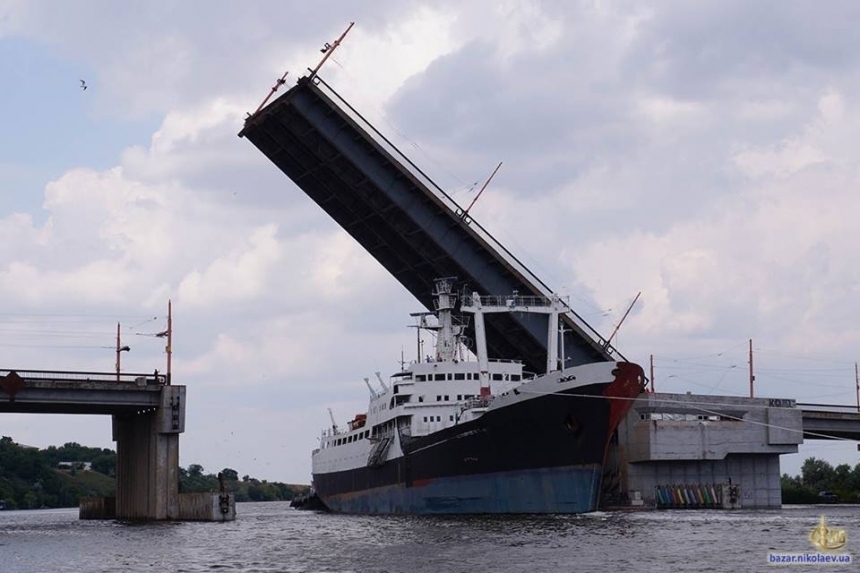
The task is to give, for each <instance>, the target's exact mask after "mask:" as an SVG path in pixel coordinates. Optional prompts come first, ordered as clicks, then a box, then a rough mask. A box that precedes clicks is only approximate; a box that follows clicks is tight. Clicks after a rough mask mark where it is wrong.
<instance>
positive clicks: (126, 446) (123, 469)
mask: <svg viewBox="0 0 860 573" xmlns="http://www.w3.org/2000/svg"><path fill="white" fill-rule="evenodd" d="M184 431H185V386H162V388H161V400H160V404H159V407H158V408H155V409H147V410H142V411H139V412H137V413H134V414H124V415H114V416H113V440H114V441H115V442H116V452H117V467H116V518H117V519H127V520H170V519H179V518H180V509H179V434H181V433H182V432H184Z"/></svg>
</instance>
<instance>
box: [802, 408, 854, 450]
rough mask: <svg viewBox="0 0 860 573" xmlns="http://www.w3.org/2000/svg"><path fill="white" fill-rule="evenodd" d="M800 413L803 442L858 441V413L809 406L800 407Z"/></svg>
mask: <svg viewBox="0 0 860 573" xmlns="http://www.w3.org/2000/svg"><path fill="white" fill-rule="evenodd" d="M845 410H847V409H845ZM802 411H803V438H804V439H805V440H827V439H831V440H833V439H837V440H857V441H860V412H849V411H841V412H837V411H832V410H826V409H823V408H820V407H819V408H813V407H810V406H809V405H804V406H802Z"/></svg>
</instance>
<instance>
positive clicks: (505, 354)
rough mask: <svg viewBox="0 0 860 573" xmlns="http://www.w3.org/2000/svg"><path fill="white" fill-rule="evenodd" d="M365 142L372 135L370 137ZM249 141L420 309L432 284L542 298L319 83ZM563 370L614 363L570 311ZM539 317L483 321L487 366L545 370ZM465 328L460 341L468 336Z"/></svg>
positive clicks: (254, 128)
mask: <svg viewBox="0 0 860 573" xmlns="http://www.w3.org/2000/svg"><path fill="white" fill-rule="evenodd" d="M371 134H372V135H371ZM239 135H240V137H245V138H247V139H248V140H249V141H251V142H252V143H253V144H254V145H255V146H256V147H257V148H258V149H259V150H260V151H262V152H263V153H264V154H265V155H266V157H268V158H269V159H270V160H271V161H272V162H273V163H274V164H275V165H276V166H277V167H278V168H279V169H281V171H283V172H284V173H285V174H286V175H287V176H288V177H289V178H290V179H291V180H292V181H293V182H295V184H296V185H298V186H299V187H300V188H301V189H302V191H304V192H305V193H306V194H307V195H308V196H309V197H310V198H311V199H313V200H314V201H315V202H316V203H317V204H318V205H319V206H320V207H322V209H323V210H324V211H325V212H326V213H327V214H328V215H329V216H331V218H332V219H334V220H335V221H336V222H337V223H338V224H339V225H340V226H341V227H343V229H344V230H346V231H347V232H348V233H349V234H350V235H351V236H352V237H353V238H354V239H355V240H357V241H358V242H359V243H360V244H361V245H362V246H363V247H364V248H365V249H366V250H367V251H368V252H369V253H370V254H371V255H372V256H373V257H374V258H375V259H376V260H377V261H379V262H380V263H381V264H382V265H383V266H384V267H385V268H386V269H387V270H388V271H389V272H390V273H391V274H392V275H393V276H394V278H396V279H397V280H398V281H400V283H401V284H402V285H403V286H404V287H406V288H407V289H408V290H409V292H411V293H412V294H413V295H414V296H415V297H416V298H417V299H418V300H419V301H420V302H421V304H423V305H424V306H425V307H426V308H427V309H428V310H433V296H432V292H433V283H434V279H435V278H437V277H451V276H456V277H458V280H459V282H460V284H465V285H466V286H467V287H468V288H470V289H471V290H472V291H475V292H480V293H490V294H504V293H512V292H515V291H517V292H518V293H519V294H520V295H534V296H549V295H551V291H550V289H549V288H548V287H547V286H546V285H545V284H543V283H542V282H541V281H540V279H538V278H537V277H536V276H534V275H533V274H532V273H531V272H530V271H529V270H528V269H527V268H526V267H525V266H524V265H522V264H521V263H520V262H519V261H518V260H517V259H516V258H515V257H514V256H513V255H511V254H510V253H509V252H508V251H507V250H506V249H505V248H504V247H503V246H502V245H501V244H499V243H498V242H497V241H495V239H493V237H492V236H491V235H490V234H489V233H487V232H486V231H485V230H484V229H483V228H482V227H481V226H480V225H479V224H478V223H477V222H476V221H474V220H472V219H471V218H470V217H469V216H468V215H467V214H465V213H464V212H463V209H462V208H460V207H459V206H458V205H457V204H456V203H455V202H454V201H453V200H452V199H451V198H450V197H449V196H448V195H447V194H445V193H444V192H443V191H442V190H441V189H439V188H438V187H436V186H435V184H433V183H432V181H431V180H430V179H429V178H428V177H426V176H425V175H424V174H423V173H422V172H421V171H420V170H419V169H418V168H417V167H415V166H414V164H412V163H411V162H410V161H409V160H408V159H407V158H406V157H405V156H403V155H402V154H400V153H399V151H397V150H396V148H394V146H393V145H392V144H390V142H388V141H387V140H386V139H385V138H384V137H383V136H382V135H381V134H379V132H377V131H376V130H375V128H373V126H371V125H370V124H369V123H367V122H365V121H364V120H363V118H361V116H360V115H359V114H358V112H356V111H355V110H354V109H352V108H351V106H349V104H348V103H346V102H345V101H344V100H343V99H341V98H340V96H338V95H337V93H335V92H334V90H332V89H331V88H330V87H329V86H327V85H326V84H325V83H324V82H322V80H321V79H319V78H318V77H314V78H313V79H312V80H309V79H308V78H302V79H301V80H299V82H298V84H297V85H296V86H294V87H293V88H292V89H290V90H289V91H288V92H286V93H285V94H283V95H282V96H281V97H279V98H278V99H276V100H275V101H273V102H272V103H271V104H270V105H268V106H267V107H265V108H263V109H262V110H261V111H260V112H258V113H257V114H255V115H253V116H251V117H249V118H248V119H247V120H246V123H245V127H244V129H243V130H242V131H241V133H240V134H239ZM562 320H563V321H564V323H565V333H564V348H565V355H566V356H567V358H568V359H567V362H566V363H565V366H574V365H578V364H583V363H588V362H595V361H606V360H615V359H618V358H619V355H618V354H617V353H616V352H615V350H614V349H613V348H612V347H611V346H610V345H609V344H608V343H607V342H606V341H605V340H604V339H602V338H601V337H600V336H599V335H598V334H597V333H596V332H595V331H594V330H593V329H592V328H591V327H590V326H589V325H588V324H587V323H586V322H585V321H584V320H582V318H581V317H579V316H578V315H577V314H576V313H574V312H573V311H569V312H567V313H565V314H564V315H562ZM546 321H547V318H546V317H545V316H535V315H517V314H496V315H491V316H488V317H487V320H486V336H487V350H488V354H489V356H490V358H516V359H520V360H522V361H523V363H524V364H525V366H526V368H527V369H528V370H531V371H533V372H543V371H545V369H546V363H547V359H546V356H547V348H546V346H547V341H546V332H547V322H546ZM472 329H473V327H470V328H469V329H468V331H467V333H466V334H467V335H468V336H471V337H473V338H474V332H473V330H472Z"/></svg>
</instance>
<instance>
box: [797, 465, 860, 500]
mask: <svg viewBox="0 0 860 573" xmlns="http://www.w3.org/2000/svg"><path fill="white" fill-rule="evenodd" d="M781 485H782V503H789V504H792V503H860V464H857V465H855V466H854V467H853V468H852V467H851V466H850V465H848V464H840V465H838V466H836V467H833V466H832V465H831V464H830V463H829V462H826V461H824V460H819V459H816V458H807V460H806V461H805V462H803V466H801V468H800V475H799V476H794V477H791V476H789V475H788V474H783V476H782V480H781Z"/></svg>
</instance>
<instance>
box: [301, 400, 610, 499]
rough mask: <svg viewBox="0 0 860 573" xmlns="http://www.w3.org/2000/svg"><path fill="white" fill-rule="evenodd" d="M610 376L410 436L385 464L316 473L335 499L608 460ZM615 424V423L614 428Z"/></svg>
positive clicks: (321, 489) (322, 492)
mask: <svg viewBox="0 0 860 573" xmlns="http://www.w3.org/2000/svg"><path fill="white" fill-rule="evenodd" d="M608 386H609V384H608V383H600V384H592V385H588V386H582V387H577V388H573V389H571V390H569V391H567V392H563V393H557V394H551V395H545V396H537V397H534V398H531V399H528V400H524V401H522V402H518V403H515V404H512V405H510V406H506V407H503V408H498V409H494V410H489V411H487V412H486V413H485V414H484V415H483V416H481V417H480V418H478V419H477V420H474V421H471V422H467V423H463V424H459V425H456V426H453V427H450V428H446V429H444V430H441V431H438V432H435V433H433V434H430V435H428V436H422V437H418V438H414V439H412V440H411V441H408V442H407V445H406V447H405V450H406V451H405V454H404V455H403V456H400V457H398V458H395V459H392V460H389V461H388V462H386V463H385V464H383V465H382V466H380V467H373V468H368V467H360V468H355V469H351V470H346V471H339V472H333V473H325V474H314V476H313V478H314V486H315V488H316V491H317V493H318V494H319V496H320V498H321V499H322V500H323V501H324V502H326V504H327V505H329V506H331V505H333V504H332V503H330V501H329V500H332V499H336V498H338V497H343V496H346V497H349V496H350V495H351V494H354V493H357V492H363V491H366V490H379V489H380V488H382V489H390V488H391V487H392V486H401V487H405V488H411V487H423V486H425V485H427V484H428V483H430V482H433V481H435V480H450V478H464V477H474V476H481V475H489V474H499V475H524V474H522V472H528V471H529V470H551V469H552V468H588V469H589V471H592V470H594V469H595V468H597V469H598V470H599V468H600V467H601V465H602V463H603V458H604V454H605V451H606V444H607V440H608V438H609V436H610V434H611V430H610V424H611V416H610V405H609V401H608V400H607V399H606V398H605V397H604V395H603V394H604V392H605V391H606V389H607V387H608ZM612 430H614V427H613V428H612Z"/></svg>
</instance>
